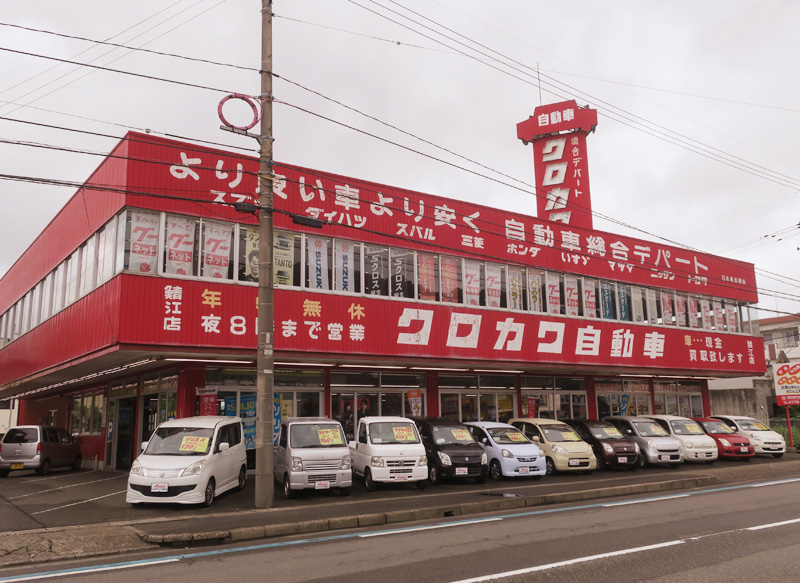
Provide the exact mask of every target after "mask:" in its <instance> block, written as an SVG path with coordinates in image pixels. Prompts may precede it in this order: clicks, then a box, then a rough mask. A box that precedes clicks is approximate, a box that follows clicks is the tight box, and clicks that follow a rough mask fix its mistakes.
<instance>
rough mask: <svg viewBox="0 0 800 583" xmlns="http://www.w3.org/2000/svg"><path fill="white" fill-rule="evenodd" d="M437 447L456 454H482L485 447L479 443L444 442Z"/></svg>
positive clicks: (444, 451) (442, 450)
mask: <svg viewBox="0 0 800 583" xmlns="http://www.w3.org/2000/svg"><path fill="white" fill-rule="evenodd" d="M435 449H437V450H439V451H441V452H443V453H447V454H454V455H481V454H482V453H483V448H482V447H481V446H480V445H478V444H477V443H469V444H461V443H442V444H439V445H437V446H436V447H435Z"/></svg>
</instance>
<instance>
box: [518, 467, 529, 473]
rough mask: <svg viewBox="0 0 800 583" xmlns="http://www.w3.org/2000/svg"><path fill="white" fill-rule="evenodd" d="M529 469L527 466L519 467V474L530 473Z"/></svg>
mask: <svg viewBox="0 0 800 583" xmlns="http://www.w3.org/2000/svg"><path fill="white" fill-rule="evenodd" d="M530 471H531V469H530V468H529V467H522V468H520V469H519V473H520V474H528V473H530Z"/></svg>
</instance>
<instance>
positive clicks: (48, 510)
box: [31, 490, 127, 516]
mask: <svg viewBox="0 0 800 583" xmlns="http://www.w3.org/2000/svg"><path fill="white" fill-rule="evenodd" d="M125 492H127V490H120V491H119V492H112V493H111V494H106V495H105V496H98V497H97V498H90V499H89V500H81V501H80V502H73V503H72V504H64V506H56V507H55V508H48V509H47V510H40V511H39V512H31V516H33V515H35V514H44V513H45V512H52V511H53V510H61V509H62V508H69V507H70V506H77V505H78V504H86V503H87V502H94V501H95V500H102V499H103V498H108V497H109V496H116V495H117V494H124V493H125Z"/></svg>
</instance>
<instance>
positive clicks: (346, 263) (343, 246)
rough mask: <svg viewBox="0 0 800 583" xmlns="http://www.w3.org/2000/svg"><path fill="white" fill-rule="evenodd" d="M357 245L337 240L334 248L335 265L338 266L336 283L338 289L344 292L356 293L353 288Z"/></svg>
mask: <svg viewBox="0 0 800 583" xmlns="http://www.w3.org/2000/svg"><path fill="white" fill-rule="evenodd" d="M354 248H355V245H354V244H353V243H352V241H345V240H343V239H336V244H335V248H334V264H335V265H336V275H335V277H334V281H335V284H336V289H337V290H338V291H342V292H352V291H355V288H354V286H353V283H354V282H353V271H354V267H355V266H354V261H355V251H354Z"/></svg>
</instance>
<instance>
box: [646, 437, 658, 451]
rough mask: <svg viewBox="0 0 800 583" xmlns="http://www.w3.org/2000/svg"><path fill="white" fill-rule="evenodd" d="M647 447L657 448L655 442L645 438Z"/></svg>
mask: <svg viewBox="0 0 800 583" xmlns="http://www.w3.org/2000/svg"><path fill="white" fill-rule="evenodd" d="M647 447H649V448H650V449H658V446H657V445H656V442H655V441H653V440H652V439H648V440H647Z"/></svg>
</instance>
